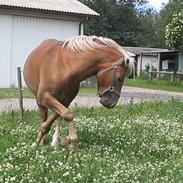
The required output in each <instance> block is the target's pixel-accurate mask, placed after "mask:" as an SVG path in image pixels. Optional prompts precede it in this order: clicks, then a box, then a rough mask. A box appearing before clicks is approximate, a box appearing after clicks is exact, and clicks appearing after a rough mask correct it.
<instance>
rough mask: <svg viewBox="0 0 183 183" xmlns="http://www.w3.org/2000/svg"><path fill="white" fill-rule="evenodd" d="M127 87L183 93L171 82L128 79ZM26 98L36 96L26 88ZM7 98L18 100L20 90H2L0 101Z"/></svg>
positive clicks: (82, 90) (88, 89) (92, 90)
mask: <svg viewBox="0 0 183 183" xmlns="http://www.w3.org/2000/svg"><path fill="white" fill-rule="evenodd" d="M124 85H125V86H131V87H140V88H148V89H157V90H165V91H174V92H183V83H181V84H180V85H179V86H177V85H176V84H172V83H170V81H169V80H163V79H162V80H144V79H140V78H137V79H126V80H125V83H124ZM79 94H80V95H85V94H97V88H96V87H81V88H80V91H79ZM23 96H24V98H35V96H34V95H33V94H32V93H31V92H30V91H29V90H28V89H27V88H24V92H23ZM6 98H18V89H17V88H15V87H11V88H0V99H6Z"/></svg>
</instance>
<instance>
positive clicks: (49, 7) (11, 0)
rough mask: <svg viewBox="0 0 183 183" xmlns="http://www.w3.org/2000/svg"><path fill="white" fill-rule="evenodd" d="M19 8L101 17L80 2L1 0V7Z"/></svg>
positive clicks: (74, 0)
mask: <svg viewBox="0 0 183 183" xmlns="http://www.w3.org/2000/svg"><path fill="white" fill-rule="evenodd" d="M2 6H3V7H4V6H5V7H17V8H28V9H37V10H46V11H57V12H62V13H73V14H81V15H91V16H96V15H99V14H98V13H96V12H95V11H93V10H92V9H90V8H89V7H87V6H86V5H84V4H83V3H81V2H79V1H78V0H0V7H2Z"/></svg>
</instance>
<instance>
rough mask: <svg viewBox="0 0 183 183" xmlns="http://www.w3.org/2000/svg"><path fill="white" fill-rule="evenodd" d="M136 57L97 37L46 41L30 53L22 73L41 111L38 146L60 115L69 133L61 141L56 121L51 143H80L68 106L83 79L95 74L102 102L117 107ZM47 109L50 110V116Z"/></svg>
mask: <svg viewBox="0 0 183 183" xmlns="http://www.w3.org/2000/svg"><path fill="white" fill-rule="evenodd" d="M133 69H134V59H133V58H132V57H131V56H130V54H129V53H128V52H127V51H125V50H124V49H123V48H122V46H120V45H119V44H117V43H116V42H115V41H114V40H112V39H109V38H105V37H97V36H84V35H83V36H76V37H73V38H70V39H68V40H65V41H58V40H55V39H48V40H45V41H43V42H42V43H41V44H40V45H39V46H38V47H37V48H35V49H34V50H33V51H32V53H31V54H30V55H29V56H28V58H27V60H26V63H25V65H24V70H23V75H24V80H25V83H26V85H27V87H28V88H29V89H30V90H31V91H32V93H33V94H34V95H35V96H36V102H37V105H38V107H39V110H40V118H41V124H40V130H39V132H38V136H37V139H36V141H35V142H34V143H33V144H32V147H33V148H35V147H37V146H38V145H39V144H44V143H45V136H46V134H47V133H48V132H49V131H50V128H51V126H52V124H53V123H54V121H55V120H57V119H58V118H61V119H64V120H65V121H66V122H67V126H68V135H67V136H66V137H64V138H63V139H62V140H61V142H59V133H60V124H59V122H58V121H57V123H56V129H55V133H54V135H53V138H52V143H51V145H53V146H58V145H60V144H62V145H67V147H68V148H69V149H70V150H74V149H76V148H77V145H78V136H77V134H76V129H75V125H74V122H73V114H72V112H71V110H70V109H69V105H70V103H71V102H72V100H73V99H74V98H75V97H76V95H77V94H78V91H79V86H80V82H81V81H83V80H85V79H86V78H88V77H90V76H94V75H95V76H96V78H97V84H98V94H99V98H100V103H101V104H102V105H103V106H104V107H107V108H113V107H115V106H116V104H117V102H118V100H119V97H120V93H121V88H122V85H123V82H124V79H125V77H126V76H127V75H128V74H129V73H132V71H133ZM48 110H51V113H50V114H49V115H48Z"/></svg>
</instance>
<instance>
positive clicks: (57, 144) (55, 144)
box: [50, 141, 60, 147]
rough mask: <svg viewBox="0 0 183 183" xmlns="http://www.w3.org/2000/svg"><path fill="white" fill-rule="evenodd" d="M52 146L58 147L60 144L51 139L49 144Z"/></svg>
mask: <svg viewBox="0 0 183 183" xmlns="http://www.w3.org/2000/svg"><path fill="white" fill-rule="evenodd" d="M50 145H51V146H52V147H59V146H60V144H59V142H58V141H52V142H51V144H50Z"/></svg>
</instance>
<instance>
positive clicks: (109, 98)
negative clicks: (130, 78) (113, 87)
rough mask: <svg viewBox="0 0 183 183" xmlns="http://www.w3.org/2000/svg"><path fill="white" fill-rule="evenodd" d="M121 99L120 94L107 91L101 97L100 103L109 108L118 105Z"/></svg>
mask: <svg viewBox="0 0 183 183" xmlns="http://www.w3.org/2000/svg"><path fill="white" fill-rule="evenodd" d="M118 100H119V95H117V94H116V93H115V92H113V91H107V92H105V93H104V94H103V95H102V96H101V99H100V103H101V104H102V105H103V106H104V107H107V108H113V107H115V106H116V104H117V103H118Z"/></svg>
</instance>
